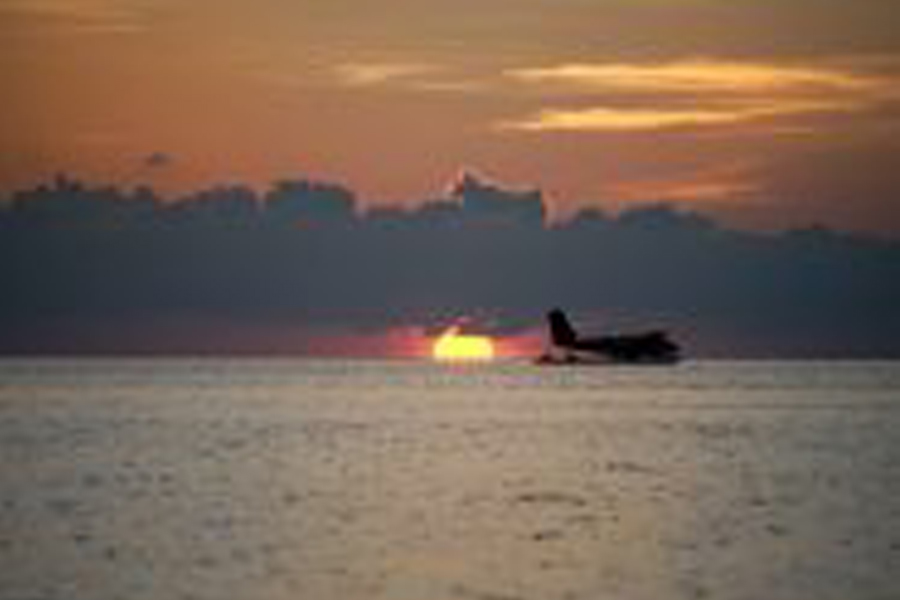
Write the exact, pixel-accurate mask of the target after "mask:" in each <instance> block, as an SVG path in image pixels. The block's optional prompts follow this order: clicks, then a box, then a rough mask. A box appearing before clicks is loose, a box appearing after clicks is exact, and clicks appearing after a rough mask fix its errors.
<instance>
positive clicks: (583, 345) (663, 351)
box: [537, 308, 681, 364]
mask: <svg viewBox="0 0 900 600" xmlns="http://www.w3.org/2000/svg"><path fill="white" fill-rule="evenodd" d="M547 321H548V322H549V325H550V340H551V348H550V349H549V350H548V351H547V352H545V353H544V354H542V355H541V356H540V357H538V359H537V362H538V363H540V364H591V363H597V364H610V363H626V364H673V363H676V362H678V361H679V360H680V359H681V349H680V348H679V346H678V344H676V343H675V342H673V341H672V340H670V339H669V337H668V335H667V334H666V332H664V331H658V330H656V331H647V332H642V333H636V334H629V335H605V336H598V337H581V336H579V335H578V333H577V332H576V331H575V329H574V328H573V327H572V325H571V324H570V323H569V319H568V318H567V317H566V314H565V313H564V312H563V311H562V310H560V309H558V308H556V309H553V310H552V311H550V312H549V313H547Z"/></svg>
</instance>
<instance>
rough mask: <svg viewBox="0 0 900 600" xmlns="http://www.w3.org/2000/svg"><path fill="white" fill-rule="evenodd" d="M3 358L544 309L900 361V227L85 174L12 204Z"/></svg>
mask: <svg viewBox="0 0 900 600" xmlns="http://www.w3.org/2000/svg"><path fill="white" fill-rule="evenodd" d="M0 281H2V290H3V293H2V294H0V353H6V354H12V353H70V352H75V353H78V352H102V353H118V352H176V353H184V352H190V353H194V352H232V351H233V352H254V353H268V352H279V353H293V352H304V351H306V348H307V347H306V346H304V343H305V342H304V340H306V339H309V338H311V337H314V336H317V335H330V334H332V333H347V332H349V333H363V334H369V333H377V332H382V331H385V330H388V329H391V328H395V327H406V326H424V327H429V326H432V325H433V324H434V323H438V322H446V320H447V319H448V318H449V317H454V316H461V315H470V316H471V315H479V317H478V318H479V319H481V320H482V321H483V322H484V323H485V324H486V325H485V326H486V327H488V328H489V329H490V330H491V333H494V334H498V335H504V334H509V333H524V332H532V333H533V334H534V335H537V334H538V332H540V331H541V330H542V329H543V327H542V323H543V314H544V311H545V310H546V307H547V306H554V305H557V304H562V305H565V306H566V307H568V308H569V309H571V310H572V311H575V312H577V314H579V317H580V320H587V321H591V320H593V319H600V320H602V321H603V322H604V324H605V325H608V326H609V327H610V328H612V329H614V330H620V331H621V330H628V329H633V328H634V327H635V326H637V327H640V328H642V327H644V326H646V324H650V323H665V324H666V326H667V327H669V326H671V327H673V328H675V329H676V330H678V331H680V332H683V333H684V336H685V337H686V338H688V339H685V340H684V341H685V343H686V345H687V346H689V347H690V348H691V355H692V356H696V355H701V356H709V355H715V356H808V357H822V356H900V242H898V241H897V240H890V239H879V238H875V237H867V236H862V235H851V234H847V233H842V232H838V231H832V230H828V229H824V228H806V229H796V230H789V231H783V232H760V231H748V230H738V229H730V228H727V227H724V226H722V225H721V224H720V223H718V222H717V221H715V220H713V219H711V218H709V217H707V216H705V215H701V214H697V213H695V212H688V211H684V210H679V209H678V208H676V207H673V206H670V205H662V204H649V205H642V206H635V207H634V208H631V209H628V210H625V211H623V212H621V213H619V214H609V213H605V212H603V211H600V210H598V209H588V210H584V211H582V212H580V213H578V214H576V215H574V216H573V217H572V218H571V219H570V220H568V221H566V222H557V223H549V222H547V218H546V209H545V205H544V202H543V198H542V196H541V193H540V191H538V190H509V189H506V188H505V187H504V186H501V185H499V184H495V183H489V182H486V181H483V180H482V179H479V178H477V177H475V176H473V175H471V174H467V175H463V176H462V177H461V178H459V179H458V180H457V181H456V183H455V184H454V185H453V186H451V188H449V190H448V192H447V193H446V194H445V195H442V196H441V197H438V198H434V199H430V200H425V201H422V202H421V203H419V204H418V205H416V207H414V208H408V209H401V208H390V207H380V208H372V209H370V210H368V211H364V210H362V209H361V208H360V206H359V203H358V200H357V198H356V195H355V194H354V193H353V192H352V190H350V189H349V188H347V187H346V186H343V185H339V184H334V183H324V182H316V181H307V180H298V181H282V182H279V183H276V184H275V185H274V186H273V187H272V188H271V189H269V190H267V191H265V192H263V193H259V192H257V191H255V190H253V189H252V188H249V187H246V186H241V185H227V186H218V187H214V188H212V189H207V190H201V191H198V192H196V193H193V194H191V195H188V196H186V197H184V198H181V199H177V200H175V201H166V200H163V199H161V198H160V197H159V195H158V194H157V193H156V192H155V191H154V190H153V189H152V188H150V187H146V186H145V187H138V188H136V189H133V190H130V191H126V190H121V189H117V188H115V187H109V186H105V187H104V186H100V187H92V186H88V185H85V184H82V183H80V182H78V181H75V180H73V179H71V178H68V177H64V176H61V177H58V178H57V180H56V181H55V182H53V183H52V184H50V185H40V186H37V187H36V188H34V189H30V190H23V191H18V192H15V193H14V194H12V196H11V198H10V199H9V201H8V202H5V203H0Z"/></svg>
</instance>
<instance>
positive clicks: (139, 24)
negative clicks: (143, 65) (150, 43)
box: [0, 0, 159, 33]
mask: <svg viewBox="0 0 900 600" xmlns="http://www.w3.org/2000/svg"><path fill="white" fill-rule="evenodd" d="M158 5H159V3H158V2H149V1H148V0H4V1H3V2H0V16H2V15H7V16H8V17H12V18H19V19H29V20H30V21H31V26H30V27H29V28H28V29H26V30H25V31H29V32H45V31H48V27H52V29H51V30H52V31H54V32H58V33H135V32H139V31H143V30H144V29H145V28H146V19H147V17H148V15H149V13H150V11H151V10H153V9H156V8H158ZM19 31H22V28H21V27H20V28H19Z"/></svg>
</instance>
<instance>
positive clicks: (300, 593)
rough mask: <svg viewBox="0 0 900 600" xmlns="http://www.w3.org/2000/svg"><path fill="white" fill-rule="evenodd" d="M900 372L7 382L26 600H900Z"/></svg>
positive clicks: (18, 558)
mask: <svg viewBox="0 0 900 600" xmlns="http://www.w3.org/2000/svg"><path fill="white" fill-rule="evenodd" d="M898 439H900V364H898V363H889V362H885V363H879V362H862V363H835V362H828V363H813V362H734V363H729V362H693V363H687V364H684V365H679V366H677V367H674V368H635V367H631V368H629V367H604V368H596V367H595V368H584V367H582V368H576V367H572V368H569V367H566V368H539V367H534V366H531V365H525V364H494V365H487V366H481V367H446V366H440V365H431V364H419V363H403V362H377V361H355V362H340V361H320V362H316V361H303V360H212V359H205V360H93V359H92V360H38V361H31V360H6V361H0V456H2V463H0V598H3V599H4V600H6V599H10V600H12V599H29V600H37V599H42V600H51V599H53V600H56V599H60V600H61V599H66V600H80V599H85V600H87V599H91V600H105V599H110V600H111V599H117V598H128V599H143V598H166V599H176V600H177V599H188V598H193V599H206V598H208V599H210V600H212V599H216V600H221V599H226V600H227V599H235V600H238V599H240V600H255V599H260V600H268V599H272V600H275V599H311V600H356V599H359V600H362V599H373V600H377V599H397V600H420V599H422V600H424V599H438V600H439V599H454V598H455V599H462V600H531V599H534V600H537V599H566V600H575V599H585V600H588V599H600V598H623V599H629V600H640V599H648V600H649V599H679V598H707V597H708V598H723V599H746V600H756V599H759V598H767V599H781V598H783V599H785V600H788V599H792V600H793V599H797V598H815V599H817V600H828V599H834V600H845V599H882V598H883V599H885V600H887V599H894V598H898V597H900V577H898V575H897V574H898V573H900V502H898V500H897V498H898V497H900V444H898V443H897V440H898Z"/></svg>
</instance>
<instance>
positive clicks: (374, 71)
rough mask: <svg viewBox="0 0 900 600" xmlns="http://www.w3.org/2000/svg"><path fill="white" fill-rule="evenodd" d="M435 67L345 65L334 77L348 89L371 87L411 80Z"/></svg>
mask: <svg viewBox="0 0 900 600" xmlns="http://www.w3.org/2000/svg"><path fill="white" fill-rule="evenodd" d="M433 70H434V67H432V66H430V65H426V64H422V63H399V62H394V63H344V64H341V65H338V66H337V67H335V69H334V75H335V77H337V80H338V82H339V83H341V84H342V85H345V86H348V87H371V86H377V85H382V84H385V83H390V82H396V81H399V80H409V79H410V78H413V77H417V76H421V75H424V74H426V73H429V72H431V71H433Z"/></svg>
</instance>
